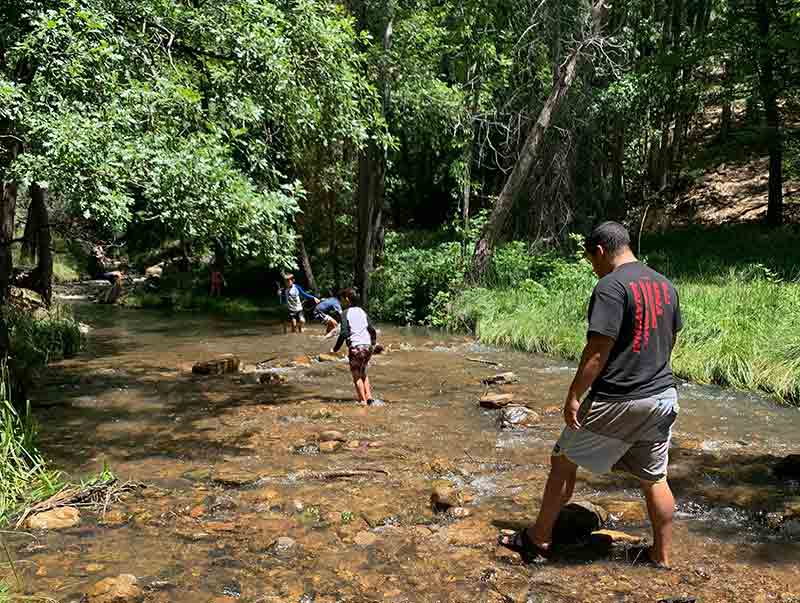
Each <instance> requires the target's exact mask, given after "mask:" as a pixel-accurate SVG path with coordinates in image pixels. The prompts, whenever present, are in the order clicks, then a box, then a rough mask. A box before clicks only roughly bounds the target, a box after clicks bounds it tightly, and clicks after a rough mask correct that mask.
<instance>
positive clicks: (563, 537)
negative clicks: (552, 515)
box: [553, 502, 608, 544]
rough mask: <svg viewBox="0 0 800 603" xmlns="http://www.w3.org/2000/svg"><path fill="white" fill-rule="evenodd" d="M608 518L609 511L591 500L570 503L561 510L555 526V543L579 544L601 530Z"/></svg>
mask: <svg viewBox="0 0 800 603" xmlns="http://www.w3.org/2000/svg"><path fill="white" fill-rule="evenodd" d="M607 520H608V512H607V511H606V510H605V509H604V508H602V507H599V506H597V505H593V504H592V503H590V502H573V503H569V504H568V505H567V506H565V507H564V508H563V509H562V510H561V514H560V515H559V516H558V519H557V520H556V525H555V527H554V528H553V543H554V544H577V543H579V542H584V541H585V540H587V539H588V538H589V536H590V535H591V533H592V532H596V531H597V530H600V529H602V528H603V526H604V525H605V523H606V521H607Z"/></svg>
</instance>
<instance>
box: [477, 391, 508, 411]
mask: <svg viewBox="0 0 800 603" xmlns="http://www.w3.org/2000/svg"><path fill="white" fill-rule="evenodd" d="M513 401H514V394H496V393H488V394H484V395H483V397H482V398H481V399H480V405H481V406H482V407H483V408H495V409H496V408H503V407H504V406H508V405H509V404H511V402H513Z"/></svg>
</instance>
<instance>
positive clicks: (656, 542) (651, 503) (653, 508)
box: [641, 480, 675, 567]
mask: <svg viewBox="0 0 800 603" xmlns="http://www.w3.org/2000/svg"><path fill="white" fill-rule="evenodd" d="M641 484H642V491H643V492H644V498H645V500H646V501H647V513H648V515H650V523H651V524H652V525H653V546H652V547H651V548H650V558H651V559H652V560H653V561H655V562H656V563H660V564H663V565H665V566H667V567H668V566H669V562H670V550H671V549H672V515H673V513H674V512H675V498H674V497H673V496H672V490H671V489H670V487H669V484H668V483H667V480H662V481H660V482H645V481H643V482H641Z"/></svg>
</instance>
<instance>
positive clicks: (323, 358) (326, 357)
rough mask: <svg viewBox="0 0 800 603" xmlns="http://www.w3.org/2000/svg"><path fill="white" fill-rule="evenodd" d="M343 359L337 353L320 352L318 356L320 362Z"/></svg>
mask: <svg viewBox="0 0 800 603" xmlns="http://www.w3.org/2000/svg"><path fill="white" fill-rule="evenodd" d="M341 359H342V357H341V356H337V355H336V354H320V355H319V356H317V361H318V362H339V360H341Z"/></svg>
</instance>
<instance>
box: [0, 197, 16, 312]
mask: <svg viewBox="0 0 800 603" xmlns="http://www.w3.org/2000/svg"><path fill="white" fill-rule="evenodd" d="M2 184H3V189H2V191H1V192H2V198H0V304H3V303H5V300H6V297H7V295H8V289H9V287H10V286H11V278H12V273H13V271H14V262H13V259H12V256H11V241H12V240H13V239H14V218H15V215H16V211H17V184H16V182H13V181H7V182H3V183H2Z"/></svg>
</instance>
